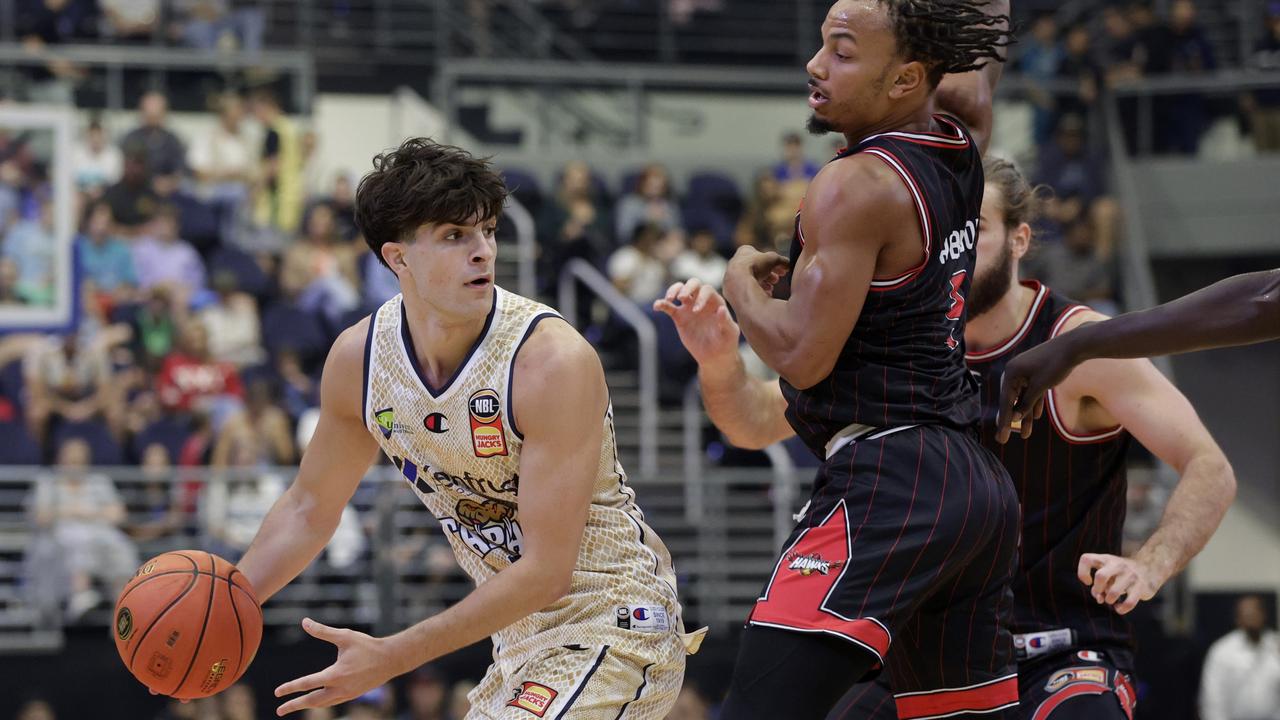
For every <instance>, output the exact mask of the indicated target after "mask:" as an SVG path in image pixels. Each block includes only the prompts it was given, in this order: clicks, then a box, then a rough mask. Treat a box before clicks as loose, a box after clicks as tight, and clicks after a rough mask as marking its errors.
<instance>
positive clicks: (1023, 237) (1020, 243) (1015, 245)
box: [1009, 223, 1031, 260]
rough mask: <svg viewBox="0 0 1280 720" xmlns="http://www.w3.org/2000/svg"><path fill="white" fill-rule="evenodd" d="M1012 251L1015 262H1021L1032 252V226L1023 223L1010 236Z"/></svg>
mask: <svg viewBox="0 0 1280 720" xmlns="http://www.w3.org/2000/svg"><path fill="white" fill-rule="evenodd" d="M1009 242H1010V243H1011V244H1012V248H1011V251H1012V253H1013V258H1014V259H1015V260H1021V259H1022V258H1023V256H1025V255H1026V254H1027V252H1028V251H1029V250H1031V226H1030V225H1028V224H1026V223H1022V224H1020V225H1018V227H1016V228H1014V230H1013V232H1012V233H1010V234H1009Z"/></svg>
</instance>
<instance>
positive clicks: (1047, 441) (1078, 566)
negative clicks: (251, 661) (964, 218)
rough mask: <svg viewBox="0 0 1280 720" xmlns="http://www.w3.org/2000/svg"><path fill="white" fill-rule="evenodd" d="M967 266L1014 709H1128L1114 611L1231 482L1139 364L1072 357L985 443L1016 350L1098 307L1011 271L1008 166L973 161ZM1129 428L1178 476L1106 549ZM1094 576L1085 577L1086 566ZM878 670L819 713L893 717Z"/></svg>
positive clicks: (1030, 209) (1212, 513)
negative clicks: (1042, 422)
mask: <svg viewBox="0 0 1280 720" xmlns="http://www.w3.org/2000/svg"><path fill="white" fill-rule="evenodd" d="M984 165H985V170H986V172H985V176H986V181H987V184H986V192H985V193H984V196H983V201H982V224H981V232H980V235H979V240H978V265H977V270H976V272H975V277H974V283H973V289H972V291H971V293H970V295H969V313H970V316H969V322H968V325H967V327H966V329H965V341H966V343H967V346H968V350H967V354H966V359H967V361H968V365H969V369H970V370H971V371H972V372H973V373H975V374H976V375H977V376H978V377H979V378H980V382H981V386H982V390H981V398H982V423H981V426H982V442H983V444H984V445H985V446H987V447H988V448H990V449H991V450H992V451H993V452H995V453H996V454H997V455H998V456H999V457H1000V460H1001V462H1002V463H1003V464H1004V466H1005V467H1006V468H1008V470H1009V474H1010V475H1011V476H1012V478H1013V482H1014V485H1015V487H1017V489H1018V498H1019V500H1020V502H1021V505H1022V545H1021V551H1020V553H1019V562H1018V569H1017V572H1016V573H1015V575H1014V582H1013V591H1014V613H1013V614H1014V627H1013V630H1014V633H1015V635H1014V647H1015V649H1016V652H1017V656H1018V680H1019V685H1020V687H1021V693H1020V694H1021V698H1022V704H1021V706H1020V708H1019V715H1020V716H1021V717H1023V718H1026V719H1027V720H1126V719H1127V718H1132V716H1133V704H1134V701H1135V700H1136V699H1137V698H1136V696H1135V694H1134V691H1133V682H1132V676H1133V670H1134V662H1133V641H1132V638H1131V631H1130V627H1129V625H1128V622H1127V621H1126V620H1125V618H1124V617H1123V616H1124V615H1126V614H1127V613H1128V612H1129V611H1131V610H1132V609H1133V608H1134V606H1136V605H1137V604H1138V602H1139V601H1142V600H1149V599H1150V598H1151V597H1152V596H1153V595H1154V594H1155V592H1156V591H1157V590H1159V588H1160V587H1161V586H1162V585H1163V584H1164V583H1165V581H1166V580H1168V578H1169V577H1171V576H1172V575H1173V574H1174V573H1176V572H1178V571H1179V570H1181V569H1182V567H1183V566H1184V565H1185V564H1186V562H1187V561H1188V560H1190V559H1191V557H1192V556H1193V555H1195V554H1196V553H1197V552H1199V551H1200V549H1201V548H1202V547H1203V546H1204V544H1205V542H1206V541H1207V540H1208V539H1209V536H1210V535H1211V534H1212V533H1213V531H1214V529H1215V528H1217V526H1218V523H1219V522H1220V521H1221V519H1222V516H1223V514H1224V513H1225V512H1226V510H1227V507H1228V506H1229V505H1230V504H1231V500H1232V498H1233V497H1234V495H1235V478H1234V476H1233V475H1232V472H1231V467H1230V465H1229V464H1228V463H1227V460H1226V458H1225V457H1224V456H1223V454H1222V451H1221V450H1220V449H1219V448H1218V446H1217V444H1216V443H1215V442H1214V441H1213V438H1212V437H1210V435H1209V432H1208V430H1206V429H1205V427H1204V426H1203V425H1202V424H1201V423H1200V420H1199V418H1198V417H1197V416H1196V413H1195V410H1194V409H1192V407H1191V405H1190V403H1188V402H1187V400H1186V398H1184V397H1183V396H1182V394H1181V393H1179V392H1178V390H1177V389H1176V388H1174V387H1173V385H1172V384H1171V383H1170V382H1169V381H1168V380H1167V379H1165V377H1164V376H1163V375H1161V374H1160V373H1159V371H1157V370H1156V369H1155V366H1153V365H1152V364H1151V363H1150V362H1148V361H1146V360H1109V361H1097V362H1093V363H1089V364H1086V365H1083V366H1081V367H1079V368H1078V369H1077V370H1076V371H1075V372H1073V373H1071V375H1070V376H1069V377H1068V378H1067V379H1066V380H1065V382H1064V383H1062V384H1061V385H1060V386H1059V387H1058V389H1057V390H1055V391H1054V392H1053V393H1052V394H1051V395H1050V397H1049V416H1050V421H1051V424H1052V429H1051V430H1050V431H1046V432H1043V433H1039V434H1037V435H1035V436H1034V437H1032V438H1030V439H1027V440H1023V439H1021V438H1016V439H1014V440H1013V441H1012V442H1010V443H1008V444H1006V445H1001V444H1000V443H999V442H998V441H997V440H996V429H997V427H998V425H997V424H996V413H997V411H998V409H999V390H1000V376H1001V374H1002V373H1003V372H1004V368H1005V367H1006V365H1007V364H1008V363H1009V362H1010V361H1011V360H1012V359H1014V358H1016V357H1018V356H1019V355H1020V354H1022V353H1023V352H1024V351H1026V350H1028V349H1030V348H1034V347H1036V346H1037V345H1040V344H1041V343H1044V342H1046V341H1048V340H1050V339H1052V338H1053V337H1055V336H1057V335H1060V334H1063V333H1066V332H1067V331H1068V330H1071V329H1072V328H1075V327H1077V326H1078V325H1080V324H1081V323H1087V322H1094V321H1097V320H1099V319H1101V318H1102V316H1101V315H1099V314H1098V313H1096V312H1093V311H1092V310H1089V309H1088V308H1087V307H1085V306H1083V305H1080V304H1078V303H1076V302H1073V301H1071V300H1069V299H1067V298H1065V297H1063V296H1061V295H1059V294H1058V293H1056V292H1054V291H1052V290H1051V289H1049V288H1047V287H1045V286H1043V285H1041V284H1039V283H1037V282H1032V281H1024V282H1021V283H1019V282H1017V277H1018V264H1019V260H1020V259H1021V258H1022V257H1023V256H1024V255H1025V254H1026V253H1027V250H1028V248H1029V246H1030V242H1031V227H1030V222H1032V221H1034V215H1035V212H1036V207H1035V206H1036V201H1037V200H1036V196H1035V194H1034V193H1033V192H1032V189H1031V188H1030V187H1029V186H1028V185H1027V182H1026V180H1025V179H1024V178H1023V177H1022V175H1021V174H1020V173H1019V172H1018V170H1017V168H1015V167H1014V166H1013V165H1012V164H1011V163H1009V162H1007V161H1004V160H999V159H994V158H988V159H987V161H986V162H985V163H984ZM1131 436H1132V437H1134V438H1136V439H1137V440H1138V441H1139V442H1141V443H1142V444H1143V445H1144V446H1146V447H1147V449H1148V450H1150V451H1151V452H1152V453H1154V454H1155V455H1156V456H1157V457H1159V458H1160V459H1161V460H1163V461H1165V462H1166V463H1168V464H1169V465H1170V466H1171V467H1173V468H1174V469H1175V470H1177V471H1178V472H1179V473H1180V474H1181V477H1182V479H1181V481H1180V482H1179V484H1178V486H1177V489H1176V490H1175V491H1174V494H1173V497H1172V499H1171V500H1170V502H1169V504H1168V507H1167V508H1166V513H1165V517H1164V519H1163V521H1162V522H1161V524H1160V526H1159V528H1158V529H1157V530H1156V532H1155V533H1154V534H1153V535H1152V537H1151V538H1150V540H1148V541H1147V542H1146V543H1145V544H1144V545H1143V546H1142V548H1141V549H1140V550H1139V551H1138V552H1137V553H1136V554H1135V555H1134V556H1133V557H1132V558H1125V557H1123V556H1122V555H1121V540H1122V534H1121V533H1122V530H1123V525H1124V515H1125V494H1126V489H1127V483H1126V479H1125V456H1126V453H1127V450H1128V446H1129V442H1130V437H1131ZM1094 573H1096V574H1094ZM890 692H891V691H890V689H889V683H888V682H885V679H884V678H881V680H880V681H877V682H876V683H874V684H866V685H863V686H861V687H859V688H855V689H854V690H853V691H851V692H850V694H849V695H848V696H847V697H846V698H845V700H844V701H842V702H841V704H840V707H839V708H837V710H835V711H833V712H832V713H831V715H830V720H845V719H846V718H873V719H874V720H892V719H893V718H896V717H897V715H896V714H895V713H894V708H893V703H892V702H889V700H888V698H889V697H890Z"/></svg>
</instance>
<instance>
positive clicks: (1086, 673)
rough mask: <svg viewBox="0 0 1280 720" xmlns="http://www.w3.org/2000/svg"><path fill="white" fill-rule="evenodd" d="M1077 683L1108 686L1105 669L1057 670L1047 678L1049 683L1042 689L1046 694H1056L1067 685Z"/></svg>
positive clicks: (1077, 668)
mask: <svg viewBox="0 0 1280 720" xmlns="http://www.w3.org/2000/svg"><path fill="white" fill-rule="evenodd" d="M1077 682H1089V683H1096V684H1098V685H1108V683H1107V670H1106V668H1096V667H1074V668H1067V669H1066V670H1059V671H1058V672H1056V673H1054V674H1053V676H1052V677H1050V678H1049V682H1047V683H1045V685H1044V689H1045V691H1046V692H1057V691H1059V690H1061V689H1062V688H1064V687H1066V686H1067V685H1070V684H1071V683H1077ZM1108 687H1109V685H1108Z"/></svg>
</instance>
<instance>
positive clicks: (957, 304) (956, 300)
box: [947, 270, 969, 350]
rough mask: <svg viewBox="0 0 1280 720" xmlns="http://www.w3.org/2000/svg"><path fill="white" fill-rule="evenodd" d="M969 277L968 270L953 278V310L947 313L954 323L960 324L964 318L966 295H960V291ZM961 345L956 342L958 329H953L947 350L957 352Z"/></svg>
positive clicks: (948, 339) (948, 338) (948, 337)
mask: <svg viewBox="0 0 1280 720" xmlns="http://www.w3.org/2000/svg"><path fill="white" fill-rule="evenodd" d="M968 276H969V271H968V270H961V271H960V272H958V273H956V274H955V275H952V276H951V309H950V310H948V311H947V319H948V320H950V321H952V322H958V321H959V320H960V318H962V317H964V295H961V294H960V289H961V288H963V287H964V281H965V278H966V277H968ZM959 345H960V342H959V341H958V340H956V329H955V327H954V326H953V327H952V328H951V334H950V335H948V336H947V349H949V350H955V349H956V347H958V346H959Z"/></svg>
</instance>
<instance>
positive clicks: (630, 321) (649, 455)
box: [559, 258, 658, 478]
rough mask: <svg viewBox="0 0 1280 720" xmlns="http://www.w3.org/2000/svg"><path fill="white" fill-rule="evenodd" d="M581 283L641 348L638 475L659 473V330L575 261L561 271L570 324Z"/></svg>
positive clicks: (594, 272) (610, 286) (606, 280)
mask: <svg viewBox="0 0 1280 720" xmlns="http://www.w3.org/2000/svg"><path fill="white" fill-rule="evenodd" d="M579 283H581V284H582V285H585V286H587V288H588V289H589V290H590V291H591V292H592V293H593V294H594V295H595V296H596V297H597V298H599V299H600V301H601V302H603V303H604V304H605V305H607V306H608V307H609V309H610V310H611V311H613V312H614V313H615V314H616V315H617V316H618V318H619V319H620V320H622V321H623V322H624V323H626V324H627V325H629V326H630V327H631V329H632V330H634V331H635V333H636V338H637V340H638V342H639V347H640V358H639V365H640V388H639V390H640V473H641V474H642V475H644V476H645V477H646V478H648V477H653V476H655V475H657V474H658V331H657V330H656V329H655V328H654V327H653V321H652V320H650V319H649V316H648V315H646V314H645V313H644V311H642V310H641V309H640V308H639V307H638V306H637V305H636V304H635V303H634V302H632V301H631V300H630V299H628V298H627V297H626V296H624V295H623V294H622V293H620V292H618V289H617V288H615V287H614V286H613V283H612V282H610V281H609V278H607V277H605V276H604V275H603V274H601V273H600V271H599V270H597V269H596V268H595V266H594V265H592V264H591V263H589V262H587V261H586V260H582V259H580V258H574V259H572V260H570V261H569V262H567V263H565V266H564V268H563V269H562V270H561V271H560V284H559V299H560V307H559V310H560V313H561V314H562V315H563V316H564V317H565V318H566V319H567V320H569V321H570V322H575V321H576V318H577V317H578V293H577V286H578V284H579Z"/></svg>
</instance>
